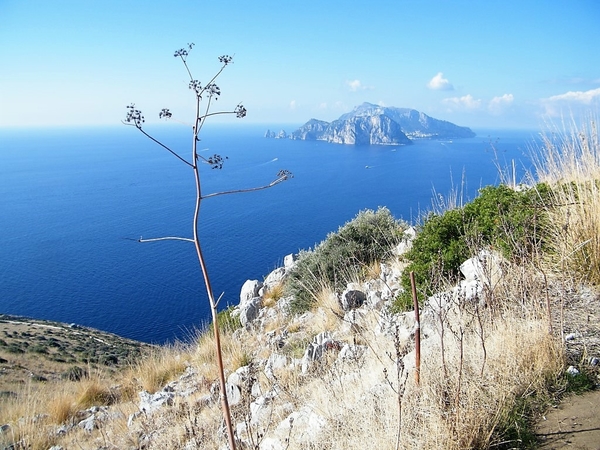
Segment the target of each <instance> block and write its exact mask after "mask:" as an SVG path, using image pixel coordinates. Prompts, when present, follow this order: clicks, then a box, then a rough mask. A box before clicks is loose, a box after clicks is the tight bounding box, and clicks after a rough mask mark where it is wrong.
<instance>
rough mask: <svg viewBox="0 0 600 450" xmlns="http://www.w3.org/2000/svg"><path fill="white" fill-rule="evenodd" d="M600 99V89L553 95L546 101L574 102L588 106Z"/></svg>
mask: <svg viewBox="0 0 600 450" xmlns="http://www.w3.org/2000/svg"><path fill="white" fill-rule="evenodd" d="M598 98H600V88H597V89H591V90H589V91H569V92H567V93H565V94H560V95H553V96H552V97H549V98H547V99H546V100H547V101H549V102H562V101H564V102H569V103H571V102H574V103H583V104H584V105H589V104H591V103H592V101H594V100H595V99H598Z"/></svg>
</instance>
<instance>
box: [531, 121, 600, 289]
mask: <svg viewBox="0 0 600 450" xmlns="http://www.w3.org/2000/svg"><path fill="white" fill-rule="evenodd" d="M534 154H535V155H536V156H537V159H536V171H537V176H538V179H539V181H541V182H545V183H547V184H549V185H550V186H551V188H552V204H551V205H550V206H549V209H548V211H549V218H550V224H549V225H550V226H549V231H548V232H549V235H550V238H549V240H548V241H549V244H550V246H551V247H552V250H553V253H554V255H553V258H552V260H551V262H552V263H554V264H553V266H554V267H553V268H554V269H555V270H556V271H557V272H565V271H569V272H570V273H571V274H575V275H576V276H577V277H578V278H580V279H581V280H583V281H587V282H590V283H592V284H596V285H598V284H600V138H599V135H598V128H597V122H595V121H594V120H590V121H589V123H588V124H584V125H580V126H573V127H572V129H571V130H570V131H563V132H556V133H552V134H548V135H546V136H544V140H543V147H542V148H541V149H536V150H535V151H534Z"/></svg>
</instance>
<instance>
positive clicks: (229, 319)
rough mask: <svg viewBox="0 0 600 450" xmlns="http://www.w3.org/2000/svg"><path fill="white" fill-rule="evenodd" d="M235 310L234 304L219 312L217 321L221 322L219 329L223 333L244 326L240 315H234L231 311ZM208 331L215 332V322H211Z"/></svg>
mask: <svg viewBox="0 0 600 450" xmlns="http://www.w3.org/2000/svg"><path fill="white" fill-rule="evenodd" d="M232 311H233V306H228V307H227V308H225V309H224V310H222V311H219V312H218V313H217V323H218V324H219V331H220V332H221V333H227V332H229V333H231V332H234V331H235V330H237V329H238V328H241V327H242V323H241V322H240V316H233V315H232V314H231V312H232ZM207 332H209V333H213V332H214V331H213V324H212V323H211V324H210V325H209V326H208V328H207Z"/></svg>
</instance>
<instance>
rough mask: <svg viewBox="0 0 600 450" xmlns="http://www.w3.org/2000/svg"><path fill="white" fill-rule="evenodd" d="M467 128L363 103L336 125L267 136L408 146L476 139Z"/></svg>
mask: <svg viewBox="0 0 600 450" xmlns="http://www.w3.org/2000/svg"><path fill="white" fill-rule="evenodd" d="M474 136H475V133H473V131H472V130H471V129H470V128H468V127H461V126H458V125H455V124H453V123H451V122H447V121H445V120H439V119H434V118H433V117H430V116H428V115H427V114H424V113H422V112H419V111H416V110H414V109H409V108H396V107H387V106H378V105H374V104H372V103H363V104H362V105H359V106H357V107H356V108H354V110H352V111H351V112H349V113H346V114H343V115H341V116H340V117H339V118H338V119H337V120H334V121H333V122H326V121H323V120H317V119H311V120H309V121H308V122H306V123H305V124H304V125H302V126H301V127H300V128H298V129H297V130H296V131H294V132H292V133H290V134H289V135H288V134H287V133H286V132H285V131H284V130H281V131H280V132H279V133H275V132H272V131H270V130H267V132H266V133H265V137H267V138H276V139H284V138H289V139H295V140H306V141H325V142H331V143H334V144H354V145H407V144H410V143H412V140H415V139H458V138H470V137H474Z"/></svg>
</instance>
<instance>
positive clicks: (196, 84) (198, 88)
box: [188, 80, 202, 94]
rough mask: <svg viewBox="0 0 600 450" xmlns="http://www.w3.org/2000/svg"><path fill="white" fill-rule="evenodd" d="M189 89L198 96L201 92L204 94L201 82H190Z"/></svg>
mask: <svg viewBox="0 0 600 450" xmlns="http://www.w3.org/2000/svg"><path fill="white" fill-rule="evenodd" d="M188 87H189V88H190V89H191V90H193V91H195V92H196V94H200V92H202V85H201V84H200V82H199V81H198V80H192V81H190V83H189V84H188Z"/></svg>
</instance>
